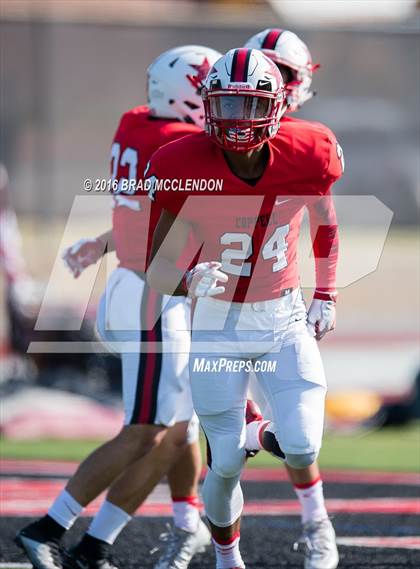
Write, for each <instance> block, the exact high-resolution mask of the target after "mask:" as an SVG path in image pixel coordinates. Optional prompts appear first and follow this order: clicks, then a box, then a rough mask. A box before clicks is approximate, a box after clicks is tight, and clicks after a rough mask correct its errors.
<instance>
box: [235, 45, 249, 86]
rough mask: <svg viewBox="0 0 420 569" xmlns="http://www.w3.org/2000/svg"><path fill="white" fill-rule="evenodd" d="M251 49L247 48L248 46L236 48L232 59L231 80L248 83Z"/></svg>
mask: <svg viewBox="0 0 420 569" xmlns="http://www.w3.org/2000/svg"><path fill="white" fill-rule="evenodd" d="M251 51H252V50H250V49H247V48H246V47H242V48H240V49H235V53H234V54H233V59H232V69H231V72H230V80H231V81H232V83H246V81H247V77H248V65H249V58H250V57H251Z"/></svg>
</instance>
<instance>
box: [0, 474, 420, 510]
mask: <svg viewBox="0 0 420 569" xmlns="http://www.w3.org/2000/svg"><path fill="white" fill-rule="evenodd" d="M63 487H64V481H61V480H31V479H19V478H10V479H3V480H2V481H1V496H2V505H1V516H39V515H42V514H44V513H45V512H46V511H47V510H48V508H49V506H50V505H51V502H52V501H53V500H54V498H55V497H56V496H57V494H58V493H59V492H60V491H61V490H62V488H63ZM100 503H101V498H99V499H97V500H95V502H93V503H92V504H91V505H89V506H88V508H86V510H85V515H93V514H94V513H95V512H96V511H97V510H98V507H99V504H100ZM327 508H328V511H329V512H330V513H332V514H333V513H348V514H350V513H351V514H411V515H420V501H419V500H418V499H417V498H374V499H363V500H358V499H356V500H354V499H332V500H327ZM138 513H139V515H142V516H171V515H172V506H171V503H170V501H169V499H168V496H165V495H164V492H162V491H161V490H159V488H158V489H157V491H155V492H154V493H153V494H152V495H151V496H150V497H149V499H148V500H147V502H146V503H145V504H144V505H143V506H142V507H141V508H140V510H139V512H138ZM300 513H301V509H300V505H299V503H298V502H297V500H258V501H248V502H247V503H246V504H245V508H244V514H245V515H252V516H278V515H300Z"/></svg>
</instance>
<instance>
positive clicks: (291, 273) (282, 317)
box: [148, 48, 342, 569]
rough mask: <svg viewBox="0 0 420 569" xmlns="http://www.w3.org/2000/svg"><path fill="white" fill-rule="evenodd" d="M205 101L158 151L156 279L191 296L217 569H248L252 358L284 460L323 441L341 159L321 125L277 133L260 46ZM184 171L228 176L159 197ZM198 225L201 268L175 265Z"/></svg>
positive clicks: (309, 452) (154, 178)
mask: <svg viewBox="0 0 420 569" xmlns="http://www.w3.org/2000/svg"><path fill="white" fill-rule="evenodd" d="M202 95H203V98H204V104H205V110H206V130H207V133H201V134H194V135H190V136H187V137H185V138H184V139H182V140H180V141H176V142H174V143H172V144H170V145H168V146H166V147H164V148H161V149H160V150H158V151H157V152H156V153H155V154H154V156H153V157H152V160H151V163H150V166H149V169H148V175H149V181H150V185H151V191H150V197H151V199H153V200H154V201H155V202H156V203H157V204H158V205H160V207H161V208H162V214H161V217H160V219H159V222H158V224H157V227H156V230H155V235H154V243H153V255H154V257H153V261H152V262H151V264H150V267H149V270H148V279H149V282H150V284H151V286H153V287H155V288H156V289H158V290H160V291H161V292H162V293H165V294H174V295H188V296H190V297H192V298H193V299H194V304H195V309H194V316H193V332H192V333H193V341H192V349H191V356H190V377H191V388H192V394H193V402H194V408H195V410H196V412H197V414H198V416H199V419H200V422H201V425H202V428H203V430H204V432H205V435H206V438H207V442H208V447H209V470H208V473H207V476H206V479H205V482H204V485H203V498H204V502H205V507H206V514H207V517H208V519H209V522H210V525H211V530H212V536H213V542H214V545H215V550H216V558H217V569H240V568H243V567H244V563H243V560H242V558H241V555H240V551H239V537H240V516H241V512H242V506H243V496H242V491H241V487H240V483H239V479H240V473H241V469H242V467H243V464H244V461H245V457H246V450H245V438H246V426H245V407H246V394H247V388H248V379H249V366H250V365H251V366H252V367H253V369H254V372H255V374H256V376H257V379H258V381H259V383H260V385H261V389H262V391H263V393H264V396H265V398H266V399H267V401H268V403H269V406H270V409H271V411H272V415H273V421H272V423H273V424H272V429H273V433H274V435H275V438H276V440H277V442H278V445H279V447H280V448H281V450H282V452H283V453H284V456H285V461H286V462H287V464H288V465H289V466H291V467H293V468H294V469H304V468H307V467H308V466H310V465H311V464H313V463H314V462H315V460H316V458H317V455H318V452H319V449H320V446H321V439H322V430H323V415H324V400H325V394H326V382H325V376H324V371H323V367H322V361H321V358H320V354H319V350H318V346H317V343H316V338H317V339H320V338H321V337H322V336H323V335H324V334H325V333H326V332H328V331H329V330H332V329H333V328H334V325H335V298H336V290H335V270H336V262H337V255H338V235H337V225H336V218H335V212H334V207H333V203H332V199H331V195H330V190H331V186H332V185H333V183H334V182H335V181H336V180H337V179H339V178H340V176H341V174H342V166H341V162H340V156H339V154H338V152H337V143H336V139H335V136H334V134H333V133H332V132H331V131H330V130H329V129H327V128H326V127H325V126H323V125H320V124H314V123H309V122H305V121H299V122H294V121H286V122H285V123H284V124H282V125H281V128H280V119H281V117H282V115H283V113H284V112H285V110H286V107H287V103H286V94H285V89H284V84H283V80H282V77H281V74H280V72H279V70H278V68H277V67H276V65H275V64H274V63H273V62H272V61H271V60H270V59H269V58H267V57H266V56H265V55H264V54H263V53H262V52H261V51H258V50H254V49H247V48H240V49H234V50H231V51H229V52H228V53H227V54H226V55H225V56H223V57H222V58H221V59H220V60H219V61H218V62H216V63H215V64H214V66H213V68H212V69H211V70H210V72H209V75H208V77H207V80H206V84H205V88H204V89H203V91H202ZM187 178H193V179H195V178H196V179H207V180H208V179H212V178H220V179H222V180H223V193H222V195H215V194H212V193H211V192H210V191H209V192H203V193H202V194H201V195H199V196H197V197H194V198H190V199H187V196H186V195H185V193H180V192H175V191H172V192H166V191H161V189H162V187H163V184H162V182H163V181H164V182H165V184H166V182H167V181H168V180H169V185H171V183H172V181H173V180H177V181H178V182H183V181H185V180H186V179H187ZM305 207H306V208H307V209H308V211H309V215H310V221H311V231H312V237H313V250H314V256H315V264H316V283H317V284H316V291H315V294H314V300H313V302H312V305H311V308H310V309H309V313H310V314H311V313H312V314H313V315H314V316H313V320H310V321H308V322H307V317H308V315H307V312H306V308H305V305H304V303H303V299H302V295H301V291H300V287H299V275H298V271H297V258H296V255H297V238H298V235H299V228H300V223H301V220H302V216H303V211H304V208H305ZM325 228H327V229H326V230H324V229H325ZM191 231H192V232H193V234H194V237H195V240H196V242H197V244H198V245H199V246H200V257H199V259H198V260H199V262H198V263H197V265H196V266H195V267H194V268H193V269H192V270H188V265H187V264H186V265H185V267H184V269H187V270H182V269H181V268H180V267H179V265H177V262H176V261H177V259H178V258H179V254H180V251H182V250H183V247H184V244H185V242H186V240H187V238H188V235H189V234H190V232H191ZM214 297H215V298H214ZM336 565H337V560H331V564H330V565H329V566H324V567H323V569H334V568H335V567H336Z"/></svg>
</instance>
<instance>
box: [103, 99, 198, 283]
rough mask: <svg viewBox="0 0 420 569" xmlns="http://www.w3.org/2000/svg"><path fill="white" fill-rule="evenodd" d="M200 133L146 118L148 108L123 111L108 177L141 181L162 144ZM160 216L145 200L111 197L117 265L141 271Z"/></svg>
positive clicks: (142, 197)
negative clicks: (150, 238) (149, 162)
mask: <svg viewBox="0 0 420 569" xmlns="http://www.w3.org/2000/svg"><path fill="white" fill-rule="evenodd" d="M197 132H200V129H199V128H198V127H197V126H195V125H193V124H187V123H183V122H178V121H174V120H166V119H157V118H155V117H151V116H149V109H148V107H147V106H140V107H136V108H134V109H132V110H130V111H128V112H126V113H125V114H124V115H123V116H122V118H121V121H120V124H119V126H118V129H117V132H116V133H115V136H114V140H113V143H112V149H111V175H112V177H113V178H114V179H116V180H118V181H119V183H120V184H121V183H122V181H123V180H135V181H138V180H142V179H143V172H144V170H145V168H146V165H147V162H148V161H149V160H150V157H151V156H152V154H153V153H154V152H155V151H156V150H157V149H158V148H160V147H161V146H163V145H164V144H166V143H168V142H171V141H173V140H176V139H178V138H181V137H183V136H186V135H187V134H191V133H197ZM159 216H160V208H159V207H158V206H157V205H156V204H153V206H152V207H151V201H150V200H149V199H148V198H147V192H142V191H139V192H138V193H137V194H136V195H129V192H124V191H123V192H121V193H117V194H116V195H114V208H113V215H112V231H113V238H114V242H115V251H116V255H117V258H118V260H119V263H120V266H121V267H125V268H127V269H132V270H136V271H142V272H144V271H145V270H146V260H147V257H148V251H149V246H150V240H149V239H148V236H149V235H152V234H153V230H154V227H155V225H156V223H157V221H158V219H159Z"/></svg>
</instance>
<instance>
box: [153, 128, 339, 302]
mask: <svg viewBox="0 0 420 569" xmlns="http://www.w3.org/2000/svg"><path fill="white" fill-rule="evenodd" d="M268 149H269V160H268V164H267V166H266V169H265V171H264V173H263V175H262V176H261V178H260V179H259V180H258V182H257V183H256V184H255V185H254V186H251V185H249V184H248V183H246V182H244V181H243V180H241V179H240V178H238V177H237V176H235V175H234V174H233V173H232V171H231V170H230V168H229V167H228V165H227V162H226V160H225V157H224V154H223V152H222V150H221V149H220V148H219V147H218V146H217V145H216V144H215V143H214V142H213V141H212V140H211V139H210V138H209V137H208V136H207V135H206V134H205V133H200V134H193V135H191V136H187V137H185V138H183V139H182V140H179V141H176V142H174V143H172V144H170V145H168V146H166V147H164V148H161V149H160V150H159V151H157V152H156V153H155V154H154V155H153V157H152V160H151V165H150V169H149V171H148V175H150V176H151V177H152V176H154V177H155V178H151V179H152V180H155V183H154V192H153V199H154V201H155V203H157V204H158V205H159V206H160V207H161V208H162V209H165V210H168V211H169V212H171V213H173V214H176V215H180V216H181V218H182V219H184V220H186V221H187V222H188V223H189V224H190V225H191V227H192V229H193V231H194V237H195V240H196V241H197V243H198V244H202V251H201V255H200V261H220V262H221V263H222V270H223V271H225V272H226V273H227V274H228V275H229V282H228V283H227V285H226V292H225V293H224V294H223V295H218V297H217V298H220V299H222V300H234V301H237V302H257V301H261V300H268V299H271V298H276V297H278V296H279V295H280V294H281V291H282V290H283V289H288V288H295V287H297V286H298V285H299V276H298V271H297V241H298V235H299V229H300V224H301V220H302V216H303V212H304V207H308V209H309V210H310V211H311V210H313V211H315V212H317V213H316V216H318V218H319V223H318V224H319V225H328V226H335V212H334V209H333V206H332V202H331V196H330V193H329V192H330V188H331V186H332V184H333V183H334V182H335V181H336V180H338V179H339V178H340V176H341V174H342V171H343V167H342V161H341V158H342V153H341V148H340V147H339V146H338V145H337V142H336V139H335V136H334V134H333V133H332V132H331V131H330V130H329V129H327V128H326V127H325V126H323V125H321V124H319V123H311V122H308V121H294V120H287V121H284V123H282V124H281V128H280V130H279V133H278V135H277V136H276V137H275V138H274V139H273V140H271V141H269V143H268ZM168 179H169V180H177V183H176V184H172V185H171V184H166V182H165V185H163V184H160V185H159V180H168ZM187 179H206V180H210V179H216V180H222V183H223V189H222V191H220V192H215V191H210V188H211V187H214V184H210V185H209V189H208V190H207V191H201V192H196V193H195V194H194V195H192V193H189V194H188V193H186V192H185V191H184V192H179V191H175V190H176V188H177V187H178V186H181V187H182V185H185V186H187ZM315 249H316V247H315V243H314V252H315ZM321 249H322V247H321ZM318 250H319V248H318ZM335 253H336V251H335V252H334V254H335ZM320 257H329V252H328V251H327V252H326V251H325V248H324V250H323V251H321V254H320ZM324 261H325V259H324ZM326 264H327V266H330V269H331V262H330V258H327V259H326ZM333 265H334V267H333V273H334V278H335V261H334V263H333ZM327 273H328V271H327ZM325 274H326V272H325V271H322V270H317V288H326V289H327V288H330V287H331V286H332V285H333V286H335V283H331V280H332V277H331V274H332V272H331V270H330V272H329V273H328V274H329V277H328V279H327V280H328V283H327V282H323V280H322V279H323V278H324V275H325Z"/></svg>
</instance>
